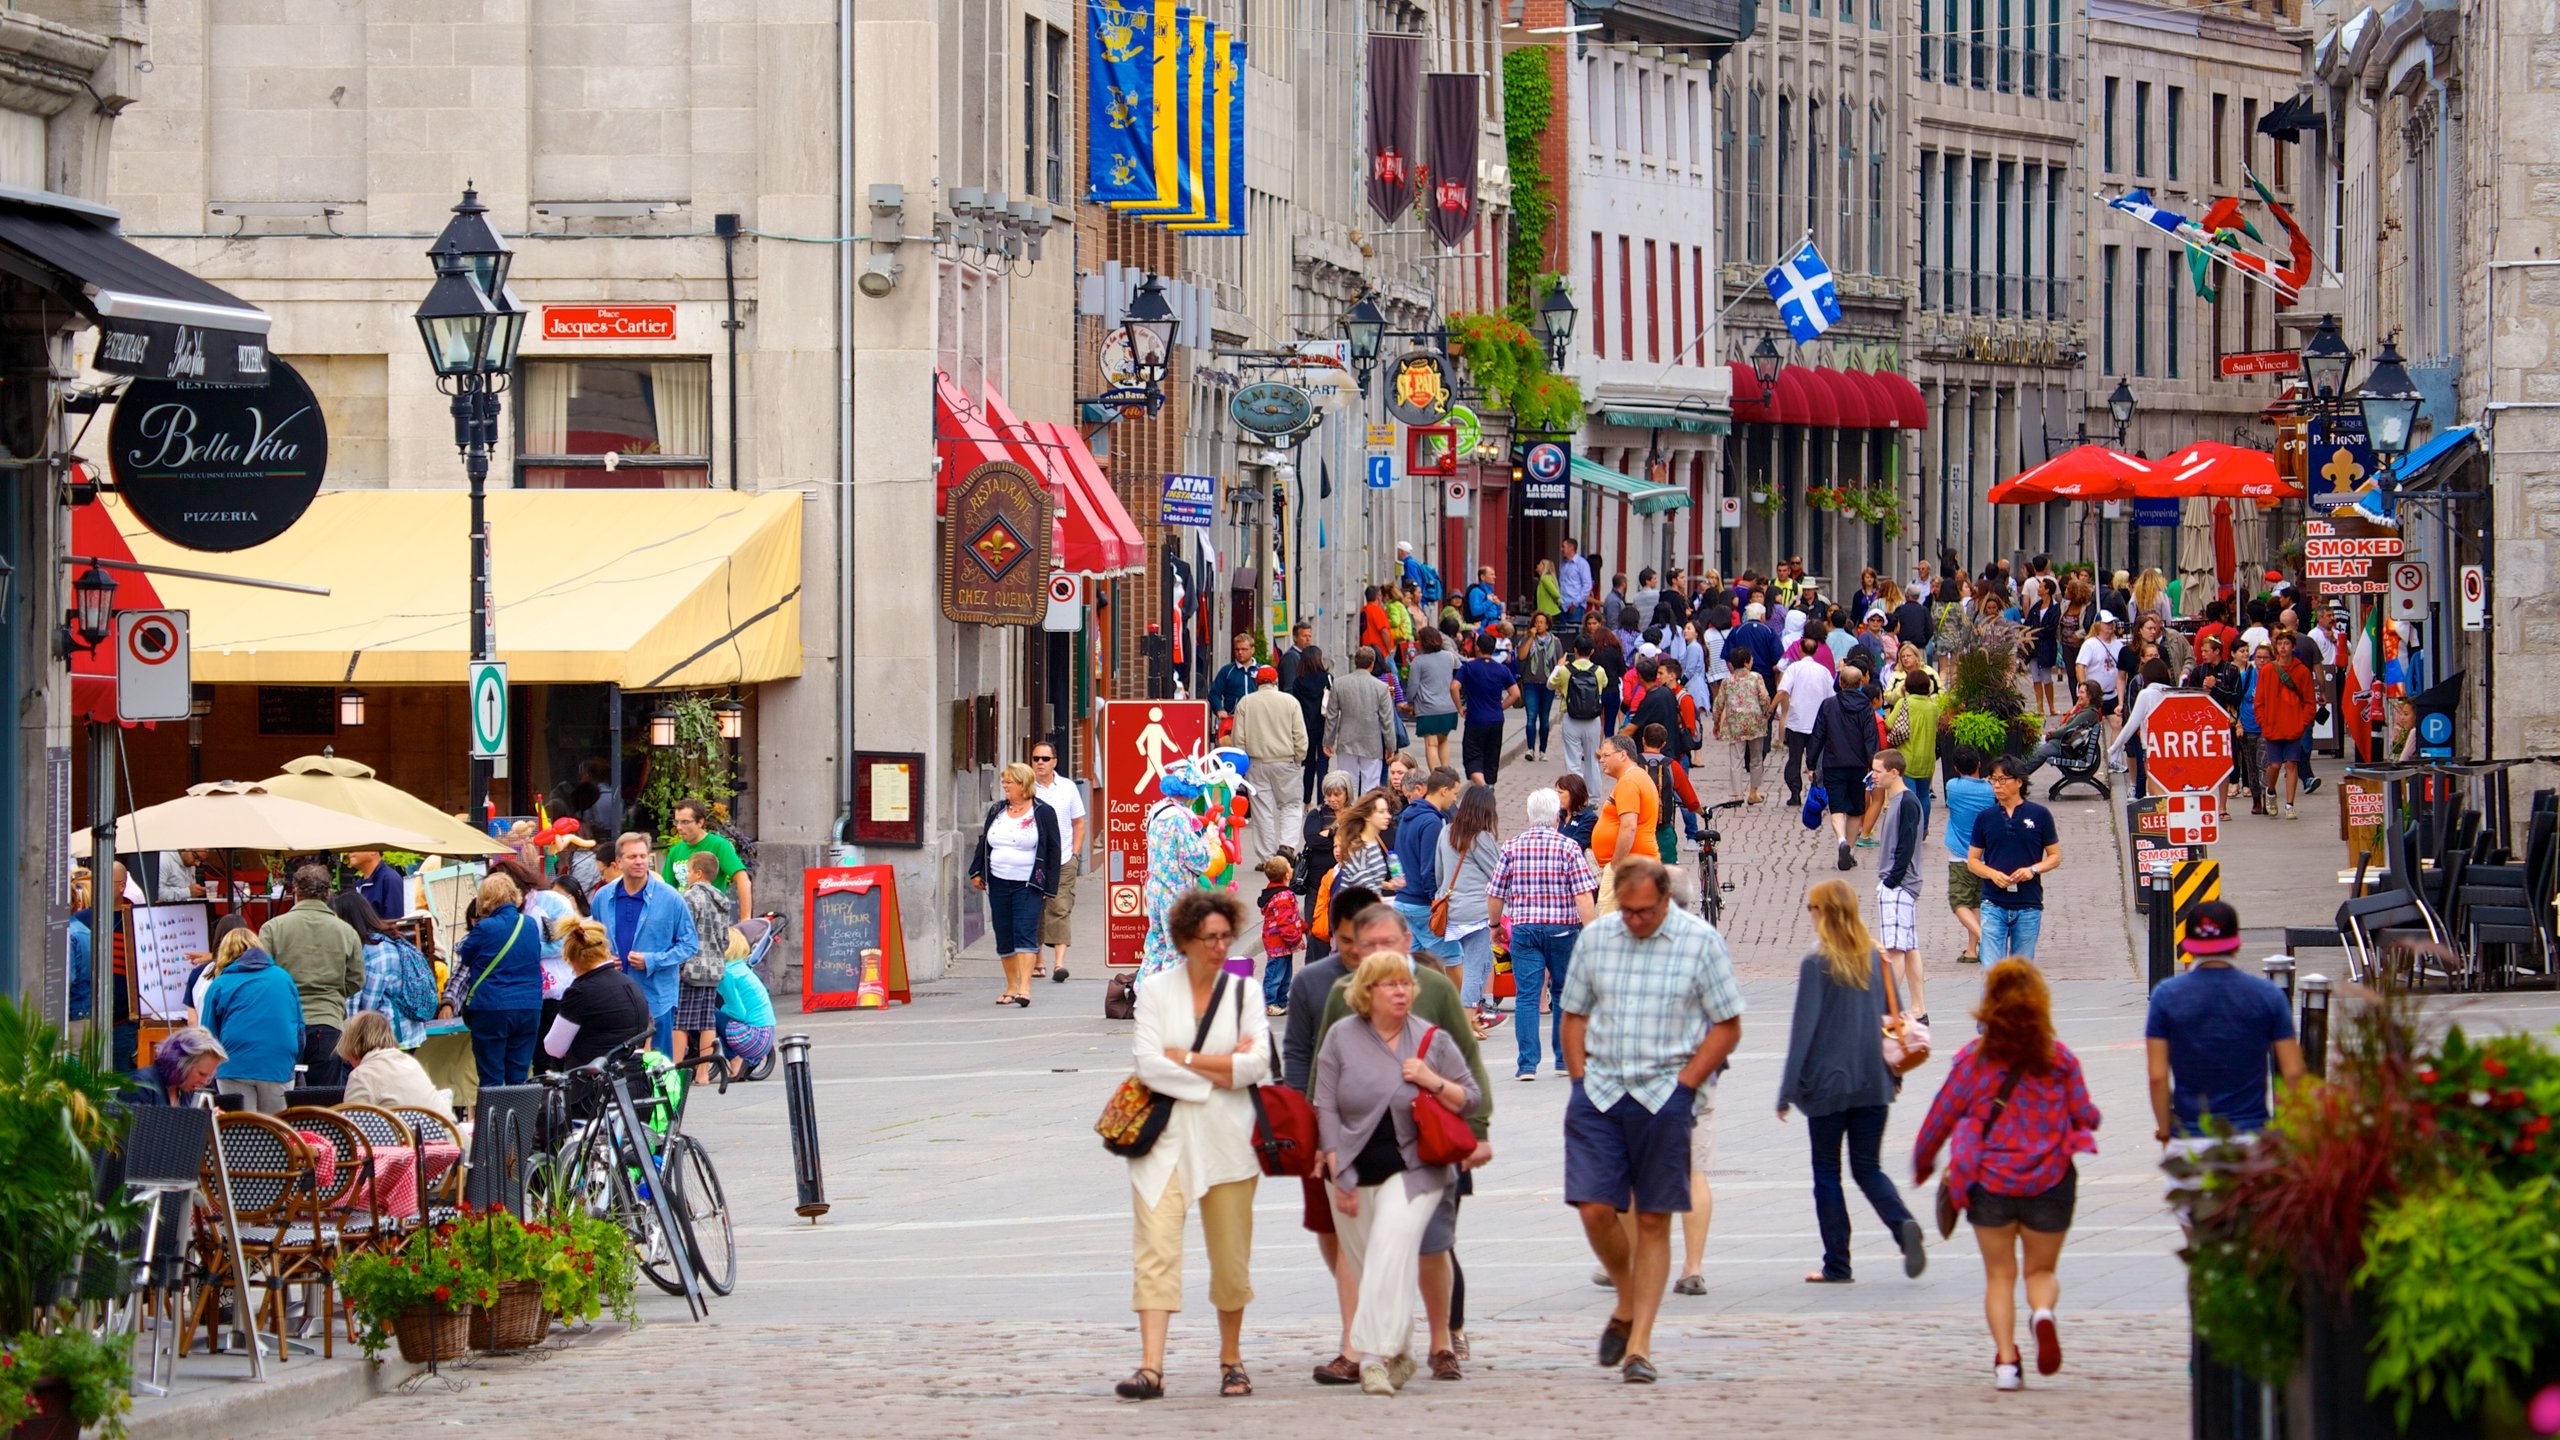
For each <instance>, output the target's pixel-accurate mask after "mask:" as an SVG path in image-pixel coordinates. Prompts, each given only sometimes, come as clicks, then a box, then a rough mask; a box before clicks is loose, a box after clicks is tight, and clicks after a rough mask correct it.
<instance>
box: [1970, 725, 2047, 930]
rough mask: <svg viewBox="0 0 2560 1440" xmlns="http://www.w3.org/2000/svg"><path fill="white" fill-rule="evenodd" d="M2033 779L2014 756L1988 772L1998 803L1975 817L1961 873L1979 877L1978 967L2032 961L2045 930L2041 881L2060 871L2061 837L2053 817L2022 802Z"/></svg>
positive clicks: (2027, 802) (2030, 803)
mask: <svg viewBox="0 0 2560 1440" xmlns="http://www.w3.org/2000/svg"><path fill="white" fill-rule="evenodd" d="M2031 773H2033V772H2032V769H2031V767H2030V766H2029V765H2028V764H2027V762H2026V761H2025V760H2024V759H2022V758H2020V757H2018V756H2016V755H2003V756H2001V757H2000V760H1999V763H1998V764H1997V765H1995V766H1993V767H1992V771H1991V796H1992V799H1993V800H1994V801H1996V802H1998V803H1996V804H1994V805H1992V806H1991V807H1989V808H1988V809H1986V810H1984V811H1983V812H1982V813H1981V814H1980V815H1977V816H1975V817H1974V821H1973V843H1972V844H1971V845H1970V846H1969V847H1967V849H1966V851H1965V868H1966V869H1968V870H1971V871H1972V872H1973V873H1974V874H1976V875H1979V876H1981V877H1982V881H1983V885H1982V963H1983V964H1985V965H1994V964H1998V963H1999V962H2000V961H2002V960H2006V959H2008V958H2009V957H2010V956H2012V955H2015V956H2017V957H2019V958H2021V959H2025V960H2033V959H2034V958H2036V934H2037V932H2038V931H2040V930H2042V929H2043V928H2044V877H2045V875H2046V874H2047V873H2048V872H2050V871H2053V870H2055V869H2058V868H2060V867H2061V865H2062V837H2061V836H2060V835H2058V834H2056V833H2055V831H2054V828H2053V812H2052V811H2050V810H2047V809H2046V808H2044V807H2043V806H2041V805H2039V804H2037V803H2036V802H2034V801H2033V800H2030V799H2028V798H2027V777H2028V775H2029V774H2031Z"/></svg>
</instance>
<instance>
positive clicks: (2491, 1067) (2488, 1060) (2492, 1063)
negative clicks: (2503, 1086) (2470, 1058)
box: [2480, 1055, 2507, 1080]
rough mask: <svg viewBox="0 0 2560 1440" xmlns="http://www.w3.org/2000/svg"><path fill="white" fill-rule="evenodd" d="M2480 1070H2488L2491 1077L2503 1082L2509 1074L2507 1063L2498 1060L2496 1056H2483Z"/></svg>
mask: <svg viewBox="0 0 2560 1440" xmlns="http://www.w3.org/2000/svg"><path fill="white" fill-rule="evenodd" d="M2480 1068H2481V1069H2483V1070H2486V1071H2487V1072H2489V1074H2490V1076H2491V1077H2492V1078H2495V1079H2501V1080H2503V1079H2505V1078H2506V1074H2507V1062H2505V1061H2503V1060H2501V1059H2499V1058H2498V1057H2497V1056H2495V1055H2483V1056H2481V1057H2480Z"/></svg>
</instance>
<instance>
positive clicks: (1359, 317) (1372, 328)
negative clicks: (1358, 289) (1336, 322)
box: [1342, 295, 1387, 363]
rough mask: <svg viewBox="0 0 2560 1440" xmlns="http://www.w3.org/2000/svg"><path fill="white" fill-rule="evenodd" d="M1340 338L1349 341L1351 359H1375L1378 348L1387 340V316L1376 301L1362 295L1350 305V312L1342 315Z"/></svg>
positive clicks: (1365, 361)
mask: <svg viewBox="0 0 2560 1440" xmlns="http://www.w3.org/2000/svg"><path fill="white" fill-rule="evenodd" d="M1342 338H1344V339H1345V340H1348V341H1350V342H1351V358H1352V359H1353V360H1355V361H1359V362H1364V363H1374V362H1375V361H1376V360H1377V358H1378V351H1379V349H1380V348H1381V347H1382V346H1384V345H1385V344H1386V341H1387V317H1386V316H1385V315H1384V314H1383V313H1381V312H1380V311H1379V309H1378V304H1377V302H1376V301H1374V300H1372V299H1370V298H1369V297H1368V296H1366V295H1363V296H1361V297H1360V298H1359V300H1358V301H1357V302H1355V303H1354V304H1353V305H1352V307H1351V313H1350V314H1348V315H1345V316H1343V317H1342Z"/></svg>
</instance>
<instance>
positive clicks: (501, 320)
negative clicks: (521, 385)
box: [488, 290, 526, 375]
mask: <svg viewBox="0 0 2560 1440" xmlns="http://www.w3.org/2000/svg"><path fill="white" fill-rule="evenodd" d="M525 314H526V311H525V308H524V305H523V303H522V302H520V301H518V300H517V299H516V292H514V291H513V290H501V291H499V292H498V314H497V323H496V324H495V325H493V326H492V327H491V328H490V331H489V364H488V369H489V371H490V373H492V374H500V375H502V374H505V373H506V372H507V371H510V370H513V369H514V368H516V346H517V345H519V344H521V343H522V342H523V340H524V319H525Z"/></svg>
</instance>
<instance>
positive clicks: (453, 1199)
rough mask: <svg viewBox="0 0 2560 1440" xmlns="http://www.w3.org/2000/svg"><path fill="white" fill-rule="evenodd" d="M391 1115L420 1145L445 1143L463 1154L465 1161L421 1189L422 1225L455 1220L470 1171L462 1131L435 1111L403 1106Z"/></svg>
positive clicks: (469, 1150)
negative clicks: (466, 1173) (408, 1129)
mask: <svg viewBox="0 0 2560 1440" xmlns="http://www.w3.org/2000/svg"><path fill="white" fill-rule="evenodd" d="M391 1113H392V1114H394V1115H396V1116H398V1117H399V1118H400V1121H401V1123H403V1124H405V1125H407V1126H408V1127H409V1128H410V1129H411V1130H413V1131H415V1132H416V1133H417V1136H418V1143H419V1144H420V1145H422V1146H423V1145H427V1144H432V1143H442V1144H446V1145H451V1146H452V1147H454V1148H455V1149H456V1150H459V1151H461V1152H462V1158H461V1159H460V1160H459V1161H456V1162H455V1163H454V1165H453V1167H452V1168H451V1169H449V1170H447V1171H445V1172H444V1173H443V1174H442V1175H439V1176H437V1177H436V1179H435V1183H434V1184H432V1185H429V1184H426V1183H423V1182H421V1183H420V1184H419V1186H418V1208H419V1210H420V1211H421V1212H422V1213H421V1214H420V1216H419V1222H420V1223H421V1224H427V1225H432V1224H434V1223H436V1222H437V1221H439V1220H450V1219H452V1218H453V1217H454V1216H455V1215H456V1214H457V1213H459V1212H460V1210H461V1208H462V1184H463V1180H464V1179H465V1172H467V1171H468V1170H470V1168H471V1147H470V1146H468V1145H466V1144H464V1143H463V1141H462V1131H461V1130H460V1129H459V1128H458V1127H456V1126H455V1125H454V1123H453V1122H452V1121H450V1120H447V1119H446V1118H444V1117H443V1116H442V1115H439V1114H437V1113H436V1112H435V1111H433V1110H419V1109H415V1108H412V1107H410V1106H405V1105H404V1106H401V1107H399V1108H398V1109H395V1110H393V1111H392V1112H391Z"/></svg>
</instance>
